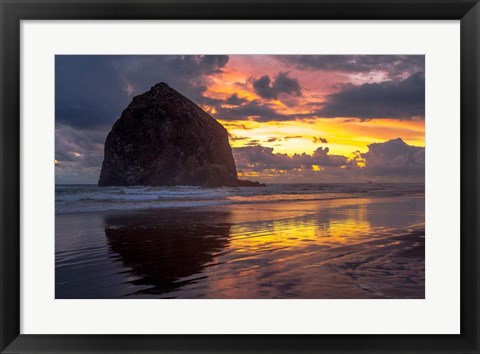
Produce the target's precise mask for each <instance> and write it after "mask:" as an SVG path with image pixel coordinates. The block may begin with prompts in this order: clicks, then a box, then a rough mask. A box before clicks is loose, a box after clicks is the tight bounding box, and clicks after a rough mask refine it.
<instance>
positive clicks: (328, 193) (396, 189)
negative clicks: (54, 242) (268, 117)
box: [55, 184, 424, 214]
mask: <svg viewBox="0 0 480 354" xmlns="http://www.w3.org/2000/svg"><path fill="white" fill-rule="evenodd" d="M422 193H424V185H423V184H276V185H268V186H267V187H222V188H201V187H189V186H175V187H143V186H134V187H97V186H95V185H57V186H56V188H55V212H56V213H57V214H63V213H75V212H100V211H111V210H138V209H148V208H182V207H183V208H185V207H202V206H216V205H228V204H248V203H272V202H273V203H275V202H286V201H316V200H318V201H320V200H332V199H345V198H361V197H388V196H402V195H412V194H422Z"/></svg>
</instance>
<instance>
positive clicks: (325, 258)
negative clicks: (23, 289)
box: [55, 195, 425, 299]
mask: <svg viewBox="0 0 480 354" xmlns="http://www.w3.org/2000/svg"><path fill="white" fill-rule="evenodd" d="M267 198H268V197H267ZM424 214H425V213H424V197H423V195H410V196H398V197H378V198H353V199H348V198H346V199H332V200H320V201H319V200H313V201H309V200H305V201H289V200H285V201H280V202H279V201H276V202H272V203H270V202H268V200H264V201H263V202H262V203H245V204H232V205H216V206H201V207H191V208H190V207H183V208H174V207H172V208H162V209H148V210H133V211H132V210H130V211H122V210H117V211H102V212H74V213H65V214H57V215H56V260H55V263H56V298H57V299H69V298H183V299H198V298H214V299H223V298H237V299H238V298H241V299H276V298H295V299H342V298H352V299H359V298H415V299H421V298H424V296H425V286H424V282H425V279H424V278H425V271H424V267H425V264H424V263H425V262H424V259H425V248H424V247H425V231H424V229H425V226H424V219H425V215H424Z"/></svg>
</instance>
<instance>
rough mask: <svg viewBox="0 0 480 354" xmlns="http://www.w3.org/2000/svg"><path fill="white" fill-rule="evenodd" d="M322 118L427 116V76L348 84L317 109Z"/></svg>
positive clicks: (403, 117) (418, 75) (419, 75)
mask: <svg viewBox="0 0 480 354" xmlns="http://www.w3.org/2000/svg"><path fill="white" fill-rule="evenodd" d="M317 113H318V114H319V115H320V116H323V117H354V118H361V119H370V118H398V119H411V118H414V117H424V115H425V77H424V75H423V74H421V73H416V74H413V75H411V76H410V77H408V78H406V79H404V80H392V81H383V82H379V83H372V84H363V85H360V86H354V85H345V86H344V88H343V89H342V90H341V91H339V92H337V93H334V94H331V95H329V96H328V98H327V102H326V104H325V105H324V107H323V108H322V109H321V110H320V111H318V112H317Z"/></svg>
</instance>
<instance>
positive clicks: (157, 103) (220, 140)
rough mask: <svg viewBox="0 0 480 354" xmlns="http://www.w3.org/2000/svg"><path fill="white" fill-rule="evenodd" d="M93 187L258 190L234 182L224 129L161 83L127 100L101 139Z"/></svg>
mask: <svg viewBox="0 0 480 354" xmlns="http://www.w3.org/2000/svg"><path fill="white" fill-rule="evenodd" d="M98 185H99V186H132V185H143V186H175V185H192V186H205V187H220V186H260V185H261V184H260V183H258V182H251V181H242V180H239V179H238V178H237V169H236V167H235V161H234V160H233V156H232V149H231V147H230V144H229V142H228V134H227V131H226V130H225V128H224V127H223V126H222V125H221V124H220V123H219V122H217V121H216V120H215V119H214V118H213V117H211V116H210V115H209V114H207V113H206V112H205V111H203V110H202V109H201V108H200V107H198V106H197V105H196V104H195V103H193V102H192V101H190V100H189V99H187V98H186V97H185V96H183V95H181V94H180V93H178V92H177V91H175V90H174V89H172V88H170V87H169V86H168V85H167V84H165V83H159V84H157V85H155V86H153V87H152V88H151V89H150V90H149V91H148V92H145V93H143V94H141V95H139V96H136V97H134V98H133V100H132V102H131V103H130V104H129V105H128V107H127V108H126V109H125V110H124V111H123V112H122V115H121V116H120V118H119V119H118V120H117V121H116V122H115V124H114V125H113V127H112V130H111V131H110V133H109V134H108V136H107V140H106V141H105V155H104V160H103V164H102V172H101V174H100V180H99V182H98Z"/></svg>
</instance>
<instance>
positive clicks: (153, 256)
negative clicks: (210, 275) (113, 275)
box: [105, 211, 230, 295]
mask: <svg viewBox="0 0 480 354" xmlns="http://www.w3.org/2000/svg"><path fill="white" fill-rule="evenodd" d="M169 214H170V215H169ZM209 218H211V215H209V214H208V213H201V212H199V213H194V214H190V215H188V214H187V215H186V214H182V213H180V214H179V213H177V212H171V211H166V212H162V213H154V214H146V215H145V214H139V215H132V214H120V215H115V216H107V217H105V236H106V237H107V242H108V245H109V247H110V250H111V252H113V253H116V254H118V259H120V260H121V261H122V263H123V265H124V266H126V267H129V268H130V269H131V271H130V273H131V275H135V276H136V277H137V278H136V280H134V281H132V283H133V284H135V285H143V286H147V288H145V289H142V290H139V291H137V292H136V293H135V294H136V295H140V294H164V293H168V292H171V291H173V290H175V289H176V288H179V287H181V286H185V285H187V284H188V283H191V282H194V281H195V280H198V279H196V278H195V277H193V278H190V279H188V277H190V276H192V275H195V274H199V273H201V272H202V270H203V268H204V267H205V266H206V265H207V264H209V263H211V262H212V261H213V255H214V254H215V253H217V252H219V251H220V250H221V249H222V248H224V247H226V246H227V245H228V236H229V232H230V225H228V224H225V223H220V224H219V223H212V224H210V223H209ZM216 218H218V219H219V220H228V214H227V213H220V214H219V215H216ZM180 278H183V280H182V281H179V279H180Z"/></svg>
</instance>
